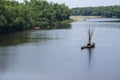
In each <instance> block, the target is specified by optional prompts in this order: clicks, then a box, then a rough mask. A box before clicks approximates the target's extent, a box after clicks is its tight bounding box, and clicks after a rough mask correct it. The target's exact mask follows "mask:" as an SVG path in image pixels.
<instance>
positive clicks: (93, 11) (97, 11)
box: [72, 5, 120, 18]
mask: <svg viewBox="0 0 120 80" xmlns="http://www.w3.org/2000/svg"><path fill="white" fill-rule="evenodd" d="M72 15H83V16H103V17H118V18H120V5H119V6H106V7H105V6H100V7H83V8H73V9H72Z"/></svg>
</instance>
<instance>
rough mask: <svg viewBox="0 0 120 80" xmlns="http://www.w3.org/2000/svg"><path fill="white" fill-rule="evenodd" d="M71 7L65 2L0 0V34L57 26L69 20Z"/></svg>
mask: <svg viewBox="0 0 120 80" xmlns="http://www.w3.org/2000/svg"><path fill="white" fill-rule="evenodd" d="M70 15H71V9H69V7H68V6H66V5H65V4H57V3H52V2H47V1H46V0H24V2H23V3H19V2H18V1H15V0H0V34H3V33H9V32H15V31H23V30H28V29H33V28H35V27H36V26H37V27H40V28H50V27H57V26H56V25H57V24H58V23H60V22H62V21H64V20H69V16H70Z"/></svg>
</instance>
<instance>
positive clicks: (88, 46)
mask: <svg viewBox="0 0 120 80" xmlns="http://www.w3.org/2000/svg"><path fill="white" fill-rule="evenodd" d="M92 35H93V30H92V31H91V30H90V28H89V31H88V44H87V45H85V46H82V47H81V49H85V48H94V47H95V43H91V38H92Z"/></svg>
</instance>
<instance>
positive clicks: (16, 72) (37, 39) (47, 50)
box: [0, 18, 120, 80]
mask: <svg viewBox="0 0 120 80" xmlns="http://www.w3.org/2000/svg"><path fill="white" fill-rule="evenodd" d="M104 20H105V21H104ZM112 20H113V22H112ZM68 26H69V27H70V28H68V29H53V30H35V31H34V30H32V31H24V32H17V33H11V34H7V35H2V36H0V80H120V22H119V21H118V19H109V18H108V19H107V18H106V19H95V20H94V19H88V20H86V21H77V22H72V23H70V24H69V25H68ZM89 27H90V28H91V29H94V33H93V37H92V42H95V43H96V45H95V48H93V49H89V50H88V49H83V50H81V46H82V45H85V44H86V43H87V41H88V29H89Z"/></svg>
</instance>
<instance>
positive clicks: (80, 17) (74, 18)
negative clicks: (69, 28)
mask: <svg viewBox="0 0 120 80" xmlns="http://www.w3.org/2000/svg"><path fill="white" fill-rule="evenodd" d="M92 18H101V16H70V19H71V20H73V21H85V20H86V19H92Z"/></svg>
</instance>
